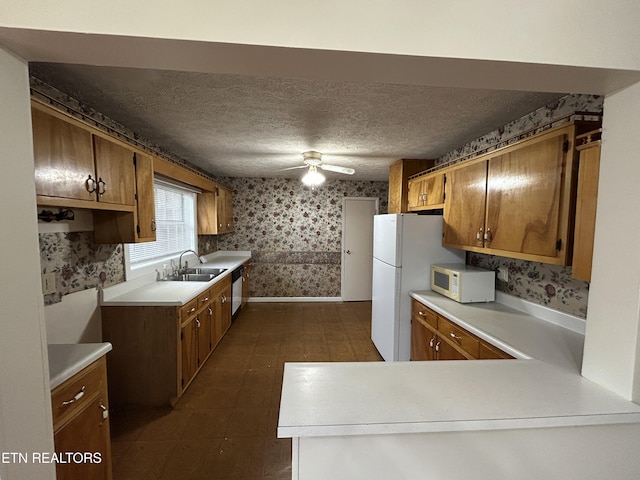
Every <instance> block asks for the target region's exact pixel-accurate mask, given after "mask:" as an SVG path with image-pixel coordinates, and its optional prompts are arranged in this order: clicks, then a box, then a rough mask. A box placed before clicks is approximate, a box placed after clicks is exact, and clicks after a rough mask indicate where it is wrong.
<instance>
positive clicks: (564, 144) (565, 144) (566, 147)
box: [562, 139, 569, 153]
mask: <svg viewBox="0 0 640 480" xmlns="http://www.w3.org/2000/svg"><path fill="white" fill-rule="evenodd" d="M562 151H563V152H564V153H567V152H568V151H569V140H567V139H565V141H564V142H562Z"/></svg>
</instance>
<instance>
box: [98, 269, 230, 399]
mask: <svg viewBox="0 0 640 480" xmlns="http://www.w3.org/2000/svg"><path fill="white" fill-rule="evenodd" d="M230 326H231V276H230V275H227V276H226V277H225V278H223V279H221V280H220V281H218V282H216V283H215V284H214V285H212V286H211V288H209V289H207V290H206V291H205V292H203V293H201V294H200V295H198V296H197V297H195V298H193V299H191V300H190V301H189V302H187V303H186V304H185V305H183V306H181V307H173V306H155V305H153V306H103V307H102V336H103V339H104V341H105V342H110V343H111V344H112V345H113V350H112V351H111V352H110V354H109V358H108V366H109V373H110V374H109V395H110V400H111V402H112V404H113V405H117V406H121V407H127V406H144V407H160V406H174V405H175V404H176V402H177V401H178V400H179V399H180V397H181V396H182V394H183V393H184V391H185V390H186V389H187V388H188V386H189V384H190V383H191V381H192V380H193V379H194V378H195V376H196V375H197V373H198V371H199V370H200V369H201V368H202V366H203V365H204V363H205V362H206V361H207V359H208V358H209V356H210V355H211V353H212V352H213V350H214V348H215V347H216V345H217V344H218V343H219V342H220V340H221V339H222V337H223V336H224V334H225V333H226V332H227V330H228V329H229V327H230Z"/></svg>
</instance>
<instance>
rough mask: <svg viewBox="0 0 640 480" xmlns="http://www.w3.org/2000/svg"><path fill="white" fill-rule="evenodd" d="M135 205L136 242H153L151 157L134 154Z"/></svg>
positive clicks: (153, 207) (153, 208)
mask: <svg viewBox="0 0 640 480" xmlns="http://www.w3.org/2000/svg"><path fill="white" fill-rule="evenodd" d="M135 170H136V205H137V210H136V211H137V215H138V217H137V225H136V233H137V236H136V238H137V240H138V241H140V242H154V241H155V240H156V207H155V195H154V190H153V157H152V156H151V155H146V154H143V153H136V157H135Z"/></svg>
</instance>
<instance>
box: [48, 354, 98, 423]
mask: <svg viewBox="0 0 640 480" xmlns="http://www.w3.org/2000/svg"><path fill="white" fill-rule="evenodd" d="M106 392H107V366H106V360H105V358H104V357H102V358H100V359H98V360H96V361H95V362H93V363H92V364H90V365H89V366H87V367H85V368H84V369H82V370H81V371H80V372H78V373H76V374H75V375H74V376H73V377H71V378H69V379H68V380H66V381H65V382H63V383H62V384H61V385H58V386H57V387H56V388H54V389H53V391H52V392H51V412H52V414H53V429H54V431H56V430H58V428H60V427H61V426H63V425H64V424H66V423H67V422H68V421H69V420H71V418H73V417H74V416H75V415H76V414H77V413H78V412H80V411H81V410H82V409H84V408H85V406H86V405H88V404H89V403H91V402H93V401H95V399H96V397H100V396H101V397H102V400H103V404H104V406H105V408H106V407H108V405H107V396H106Z"/></svg>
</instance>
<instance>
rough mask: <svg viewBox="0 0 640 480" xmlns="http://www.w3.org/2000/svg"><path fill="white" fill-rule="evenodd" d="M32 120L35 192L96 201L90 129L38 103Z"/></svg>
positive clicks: (47, 195) (33, 110)
mask: <svg viewBox="0 0 640 480" xmlns="http://www.w3.org/2000/svg"><path fill="white" fill-rule="evenodd" d="M31 122H32V128H33V154H34V161H35V180H36V194H37V195H39V196H45V197H61V198H69V199H77V200H84V201H88V202H95V201H97V197H96V194H95V189H96V188H97V181H98V179H97V178H96V174H95V167H94V161H93V145H92V143H91V133H90V132H89V131H87V130H85V129H82V128H81V127H79V126H77V125H75V124H73V123H70V122H68V121H66V120H63V119H62V118H61V117H58V116H54V115H52V114H49V113H47V112H44V111H43V110H41V109H40V108H37V107H35V106H34V108H33V109H32V111H31Z"/></svg>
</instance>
